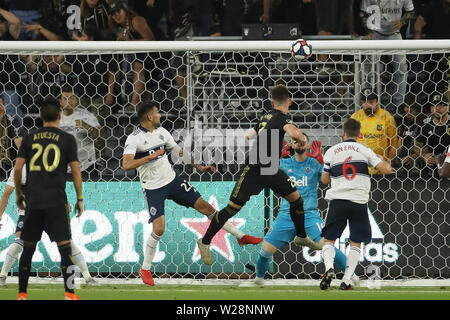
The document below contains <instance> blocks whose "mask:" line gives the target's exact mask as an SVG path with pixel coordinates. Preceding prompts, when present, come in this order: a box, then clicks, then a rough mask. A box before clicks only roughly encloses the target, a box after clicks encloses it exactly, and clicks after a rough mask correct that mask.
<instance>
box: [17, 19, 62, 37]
mask: <svg viewBox="0 0 450 320" xmlns="http://www.w3.org/2000/svg"><path fill="white" fill-rule="evenodd" d="M24 27H25V30H26V32H27V33H28V32H34V33H35V34H36V40H40V41H61V40H64V39H63V38H62V37H61V36H60V35H58V34H57V33H55V32H53V31H52V30H50V29H47V28H44V27H43V26H42V25H41V24H39V23H36V24H25V25H24Z"/></svg>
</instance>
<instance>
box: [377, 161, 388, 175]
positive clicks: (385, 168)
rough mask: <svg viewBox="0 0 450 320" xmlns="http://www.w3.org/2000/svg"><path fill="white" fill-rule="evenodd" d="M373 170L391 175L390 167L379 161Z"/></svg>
mask: <svg viewBox="0 0 450 320" xmlns="http://www.w3.org/2000/svg"><path fill="white" fill-rule="evenodd" d="M375 169H377V170H379V171H380V172H381V173H383V174H392V167H391V165H390V163H389V162H387V161H384V160H383V161H381V162H380V163H379V164H378V165H377V166H376V167H375Z"/></svg>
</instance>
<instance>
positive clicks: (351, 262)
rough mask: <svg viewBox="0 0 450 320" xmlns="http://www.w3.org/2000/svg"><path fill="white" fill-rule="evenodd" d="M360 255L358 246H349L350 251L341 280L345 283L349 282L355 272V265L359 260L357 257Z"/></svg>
mask: <svg viewBox="0 0 450 320" xmlns="http://www.w3.org/2000/svg"><path fill="white" fill-rule="evenodd" d="M360 255H361V249H360V248H358V247H350V251H349V253H348V255H347V263H346V266H345V273H344V277H343V278H342V281H343V282H345V283H346V284H351V278H352V275H353V273H355V269H356V266H357V265H358V262H359V257H360Z"/></svg>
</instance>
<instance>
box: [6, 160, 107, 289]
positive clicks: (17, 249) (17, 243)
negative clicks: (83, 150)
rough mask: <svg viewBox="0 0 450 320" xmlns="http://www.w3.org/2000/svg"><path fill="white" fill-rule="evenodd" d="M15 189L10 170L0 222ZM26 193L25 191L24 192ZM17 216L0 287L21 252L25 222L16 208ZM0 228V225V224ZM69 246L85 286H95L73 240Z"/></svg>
mask: <svg viewBox="0 0 450 320" xmlns="http://www.w3.org/2000/svg"><path fill="white" fill-rule="evenodd" d="M26 174H27V171H26V166H23V168H22V189H23V190H26V186H25V183H26ZM14 189H15V185H14V170H11V173H10V174H9V177H8V181H7V182H6V186H5V190H4V191H3V194H2V197H1V200H0V221H1V218H2V216H3V213H4V212H5V209H6V206H7V205H8V200H9V197H10V196H11V194H12V192H13V191H14ZM25 192H26V191H25ZM66 209H67V210H68V211H69V212H70V210H71V208H70V205H69V203H66ZM17 215H18V216H19V219H18V220H17V226H16V233H15V239H14V242H13V243H12V244H11V245H10V246H9V248H8V251H7V252H6V257H5V261H4V263H3V266H2V270H1V272H0V286H5V285H6V278H7V277H8V272H9V270H11V268H12V266H13V265H14V263H15V262H16V260H17V258H18V256H19V254H20V253H21V252H22V250H23V240H21V239H20V234H21V233H22V227H23V223H24V220H25V210H21V209H20V208H17ZM0 228H1V224H0ZM70 245H71V247H72V259H73V262H74V263H75V264H76V265H77V266H78V267H79V268H80V271H81V274H82V275H83V277H84V279H85V281H86V284H89V285H97V284H98V283H97V281H95V280H94V278H92V277H91V275H90V273H89V270H88V267H87V265H86V261H85V260H84V257H83V254H82V253H81V251H80V249H78V247H77V246H76V245H75V243H74V242H73V240H71V242H70Z"/></svg>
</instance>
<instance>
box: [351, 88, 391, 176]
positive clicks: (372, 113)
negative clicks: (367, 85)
mask: <svg viewBox="0 0 450 320" xmlns="http://www.w3.org/2000/svg"><path fill="white" fill-rule="evenodd" d="M362 101H363V105H362V109H361V110H359V111H357V112H355V113H354V114H352V116H351V118H353V119H356V120H358V121H359V122H361V135H360V137H359V138H358V142H359V143H361V144H363V145H365V146H367V147H369V148H371V149H372V150H373V151H374V152H375V153H376V154H377V155H379V156H381V157H382V158H383V160H385V161H387V162H389V163H391V162H392V161H393V159H394V157H395V156H396V153H397V146H398V136H397V128H396V124H395V120H394V117H393V116H392V115H391V114H390V113H389V112H388V111H386V110H384V109H382V108H380V106H379V103H378V96H377V95H376V94H375V93H374V92H373V91H371V89H365V90H364V91H363V94H362ZM369 172H371V173H373V174H380V172H379V171H378V170H376V169H374V168H372V167H371V168H369Z"/></svg>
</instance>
